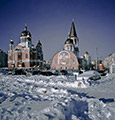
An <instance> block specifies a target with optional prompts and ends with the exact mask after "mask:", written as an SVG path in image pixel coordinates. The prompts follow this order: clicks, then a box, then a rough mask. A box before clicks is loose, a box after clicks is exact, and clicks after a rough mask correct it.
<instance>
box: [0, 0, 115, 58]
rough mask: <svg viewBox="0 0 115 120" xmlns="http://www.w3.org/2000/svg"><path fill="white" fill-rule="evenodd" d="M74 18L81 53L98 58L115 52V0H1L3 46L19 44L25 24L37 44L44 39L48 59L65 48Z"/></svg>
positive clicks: (1, 40) (0, 16)
mask: <svg viewBox="0 0 115 120" xmlns="http://www.w3.org/2000/svg"><path fill="white" fill-rule="evenodd" d="M73 18H74V23H75V26H76V31H77V35H78V37H79V49H80V55H83V54H84V53H85V51H88V52H89V54H90V55H91V56H92V59H95V49H96V47H97V48H98V55H99V57H100V58H105V57H106V56H108V55H109V54H111V53H113V52H115V0H0V42H1V44H0V49H2V50H4V51H8V50H9V42H10V38H11V36H13V40H14V42H15V45H17V44H18V43H19V41H20V40H19V37H20V34H21V32H22V31H23V29H24V26H25V23H26V24H27V26H28V30H29V31H30V32H31V34H32V42H33V44H34V45H36V44H37V41H38V40H39V39H40V40H41V42H42V44H43V52H44V58H45V59H46V60H48V59H50V58H52V56H53V55H54V54H55V53H56V52H58V51H59V50H61V49H63V46H64V42H65V40H66V39H67V36H68V32H69V31H70V27H71V22H72V19H73Z"/></svg>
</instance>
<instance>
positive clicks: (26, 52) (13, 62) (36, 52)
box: [8, 26, 43, 68]
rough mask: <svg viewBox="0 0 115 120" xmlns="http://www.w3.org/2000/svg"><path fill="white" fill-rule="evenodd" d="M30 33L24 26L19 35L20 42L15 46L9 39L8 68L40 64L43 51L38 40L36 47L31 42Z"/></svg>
mask: <svg viewBox="0 0 115 120" xmlns="http://www.w3.org/2000/svg"><path fill="white" fill-rule="evenodd" d="M31 39H32V36H31V33H30V32H29V31H28V30H27V26H25V28H24V31H23V32H22V33H21V36H20V43H19V44H18V45H17V46H15V45H14V41H13V40H11V41H10V44H9V51H8V68H19V67H26V68H28V67H33V66H42V63H43V51H42V44H41V42H40V41H38V43H37V45H36V47H34V45H33V44H32V40H31Z"/></svg>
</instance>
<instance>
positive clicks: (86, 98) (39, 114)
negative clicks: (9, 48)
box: [0, 74, 115, 120]
mask: <svg viewBox="0 0 115 120" xmlns="http://www.w3.org/2000/svg"><path fill="white" fill-rule="evenodd" d="M0 120H115V74H114V75H108V76H107V77H103V78H102V79H101V80H99V81H95V82H94V81H92V82H91V81H76V80H75V79H74V76H50V77H45V76H41V75H36V76H21V75H20V76H19V75H18V76H12V75H2V74H1V75H0Z"/></svg>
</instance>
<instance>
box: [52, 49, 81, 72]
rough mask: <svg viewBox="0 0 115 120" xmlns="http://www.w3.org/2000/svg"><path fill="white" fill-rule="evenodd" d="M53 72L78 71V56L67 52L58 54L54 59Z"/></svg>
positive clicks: (62, 51) (63, 51)
mask: <svg viewBox="0 0 115 120" xmlns="http://www.w3.org/2000/svg"><path fill="white" fill-rule="evenodd" d="M51 69H52V70H78V69H79V62H78V59H77V57H76V55H75V54H74V53H73V52H71V51H67V50H61V51H59V52H57V53H56V54H55V55H54V56H53V58H52V64H51Z"/></svg>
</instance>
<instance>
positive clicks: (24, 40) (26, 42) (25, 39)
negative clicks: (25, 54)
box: [20, 25, 32, 48]
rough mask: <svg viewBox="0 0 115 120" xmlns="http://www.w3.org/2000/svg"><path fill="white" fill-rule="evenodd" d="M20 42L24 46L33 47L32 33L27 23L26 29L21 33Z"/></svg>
mask: <svg viewBox="0 0 115 120" xmlns="http://www.w3.org/2000/svg"><path fill="white" fill-rule="evenodd" d="M20 42H21V45H22V46H26V48H28V47H32V41H31V33H30V32H29V31H28V30H27V26H26V25H25V28H24V31H23V32H22V33H21V37H20Z"/></svg>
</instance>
